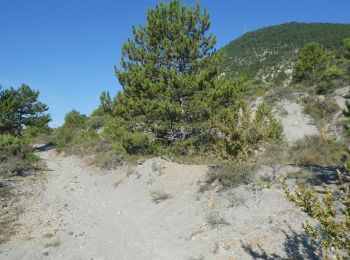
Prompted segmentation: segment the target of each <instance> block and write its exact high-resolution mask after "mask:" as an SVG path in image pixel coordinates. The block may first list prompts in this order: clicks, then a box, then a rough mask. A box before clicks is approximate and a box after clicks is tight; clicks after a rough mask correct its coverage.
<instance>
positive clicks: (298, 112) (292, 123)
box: [275, 100, 319, 144]
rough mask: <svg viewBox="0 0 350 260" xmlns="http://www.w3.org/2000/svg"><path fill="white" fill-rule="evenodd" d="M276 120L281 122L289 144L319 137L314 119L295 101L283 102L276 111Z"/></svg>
mask: <svg viewBox="0 0 350 260" xmlns="http://www.w3.org/2000/svg"><path fill="white" fill-rule="evenodd" d="M275 113H276V118H277V119H278V120H279V121H280V122H281V124H282V125H283V129H284V134H285V137H286V140H287V142H288V143H290V144H292V143H294V142H296V141H297V140H299V139H302V138H304V137H306V136H312V135H318V134H319V132H318V129H317V126H316V124H315V122H314V121H313V119H312V118H311V117H310V116H308V115H306V114H305V113H304V112H303V107H302V106H301V105H299V104H298V103H296V102H295V101H290V100H282V101H281V102H279V103H278V104H277V106H276V109H275Z"/></svg>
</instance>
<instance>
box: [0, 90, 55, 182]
mask: <svg viewBox="0 0 350 260" xmlns="http://www.w3.org/2000/svg"><path fill="white" fill-rule="evenodd" d="M0 90H1V89H0ZM38 97H39V92H38V91H34V90H32V89H31V88H30V87H29V86H27V85H22V86H21V87H19V88H18V89H15V88H12V87H11V88H8V89H4V90H1V91H0V176H1V177H3V176H8V175H11V174H17V175H22V174H25V172H28V171H29V170H31V169H33V167H34V164H35V162H37V161H38V160H39V158H38V157H37V156H35V155H34V154H33V149H32V147H31V140H32V138H34V137H36V136H38V135H39V134H40V133H44V132H47V131H48V130H49V127H48V122H49V121H50V116H49V115H48V114H46V113H45V112H46V111H47V110H48V108H47V106H46V105H45V104H43V103H41V102H39V101H38Z"/></svg>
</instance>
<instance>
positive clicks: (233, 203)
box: [227, 191, 245, 208]
mask: <svg viewBox="0 0 350 260" xmlns="http://www.w3.org/2000/svg"><path fill="white" fill-rule="evenodd" d="M227 199H228V201H229V205H228V207H229V208H232V207H238V206H241V205H243V204H244V202H245V199H244V198H243V196H242V195H240V194H238V193H237V192H235V191H230V192H229V193H228V194H227Z"/></svg>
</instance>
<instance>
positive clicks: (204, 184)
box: [198, 183, 211, 193]
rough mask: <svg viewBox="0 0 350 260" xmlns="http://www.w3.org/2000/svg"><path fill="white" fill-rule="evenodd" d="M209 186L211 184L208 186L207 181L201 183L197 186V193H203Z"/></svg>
mask: <svg viewBox="0 0 350 260" xmlns="http://www.w3.org/2000/svg"><path fill="white" fill-rule="evenodd" d="M210 188H211V186H210V184H209V183H202V184H201V185H200V186H199V189H198V192H199V193H204V192H207V191H209V190H210Z"/></svg>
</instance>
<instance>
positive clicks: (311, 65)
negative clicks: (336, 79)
mask: <svg viewBox="0 0 350 260" xmlns="http://www.w3.org/2000/svg"><path fill="white" fill-rule="evenodd" d="M330 57H331V55H330V54H329V53H327V52H325V50H324V49H323V48H322V47H321V45H320V44H319V43H317V42H310V43H308V44H306V45H305V46H304V47H303V48H302V49H301V50H300V53H299V57H298V61H297V63H296V64H295V65H294V79H295V80H296V81H302V80H306V81H308V82H309V83H310V84H315V82H316V78H317V73H319V72H320V71H322V70H324V69H326V67H327V64H328V62H329V60H330Z"/></svg>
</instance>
